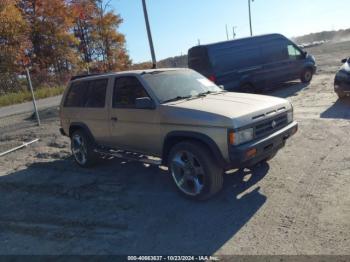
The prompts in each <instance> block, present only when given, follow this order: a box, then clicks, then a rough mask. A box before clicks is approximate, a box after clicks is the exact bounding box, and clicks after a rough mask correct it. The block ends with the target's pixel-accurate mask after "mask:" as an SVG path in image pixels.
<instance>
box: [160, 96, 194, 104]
mask: <svg viewBox="0 0 350 262" xmlns="http://www.w3.org/2000/svg"><path fill="white" fill-rule="evenodd" d="M191 97H192V96H177V97H174V98H171V99H168V100H165V101H163V102H162V104H164V103H169V102H174V101H179V100H183V99H189V98H191Z"/></svg>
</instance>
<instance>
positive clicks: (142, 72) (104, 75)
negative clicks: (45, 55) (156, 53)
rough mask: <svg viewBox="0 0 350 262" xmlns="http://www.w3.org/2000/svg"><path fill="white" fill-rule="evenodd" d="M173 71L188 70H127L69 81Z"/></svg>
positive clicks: (79, 76)
mask: <svg viewBox="0 0 350 262" xmlns="http://www.w3.org/2000/svg"><path fill="white" fill-rule="evenodd" d="M174 70H188V68H157V69H146V70H129V71H120V72H111V73H103V74H87V75H77V76H73V77H72V78H71V81H75V80H81V79H84V80H88V79H95V78H102V77H110V76H117V75H130V74H133V75H142V74H147V73H152V72H158V71H174Z"/></svg>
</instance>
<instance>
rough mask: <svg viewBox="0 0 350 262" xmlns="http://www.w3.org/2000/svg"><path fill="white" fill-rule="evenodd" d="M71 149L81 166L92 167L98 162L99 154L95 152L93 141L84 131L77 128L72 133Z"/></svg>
mask: <svg viewBox="0 0 350 262" xmlns="http://www.w3.org/2000/svg"><path fill="white" fill-rule="evenodd" d="M71 150H72V154H73V156H74V160H75V162H76V163H77V164H78V165H79V166H81V167H91V166H93V165H95V164H96V162H97V159H98V156H97V154H96V153H95V152H94V145H93V142H92V141H91V139H90V138H89V137H88V136H87V135H86V133H85V132H84V131H82V130H77V131H75V132H74V133H73V134H72V136H71Z"/></svg>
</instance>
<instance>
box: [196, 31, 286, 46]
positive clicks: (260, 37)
mask: <svg viewBox="0 0 350 262" xmlns="http://www.w3.org/2000/svg"><path fill="white" fill-rule="evenodd" d="M281 37H283V38H285V36H283V35H281V34H265V35H258V36H250V37H243V38H237V39H234V40H228V41H221V42H216V43H211V44H206V45H198V46H194V47H192V48H198V47H211V46H215V45H221V44H225V43H235V42H240V41H245V40H252V39H266V38H281ZM192 48H191V49H192Z"/></svg>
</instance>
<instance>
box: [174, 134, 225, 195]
mask: <svg viewBox="0 0 350 262" xmlns="http://www.w3.org/2000/svg"><path fill="white" fill-rule="evenodd" d="M181 154H190V156H189V157H188V158H190V157H193V159H195V160H196V161H195V162H196V163H197V165H196V166H195V165H193V166H192V165H191V164H193V163H189V162H190V161H188V163H187V162H186V161H183V162H184V163H186V165H187V164H188V165H189V166H190V167H189V168H187V167H184V168H182V167H183V166H182V165H179V166H177V167H176V164H175V163H178V162H174V161H175V160H176V159H180V160H181V161H182V159H183V155H181ZM184 156H185V155H184ZM168 159H169V160H168V167H169V173H170V174H171V175H172V177H173V180H174V184H175V186H176V188H177V190H178V191H179V192H180V193H181V194H182V196H185V197H186V198H189V199H193V200H206V199H209V198H210V197H212V196H214V195H215V194H216V193H218V192H219V191H220V190H221V189H222V187H223V181H224V177H223V174H224V170H223V168H221V167H220V166H219V165H218V163H217V162H216V161H215V158H214V157H213V156H212V154H211V152H210V151H209V149H208V147H206V146H205V145H204V144H202V143H200V142H197V141H190V140H189V141H183V142H180V143H178V144H176V145H175V146H174V147H173V148H172V149H171V151H170V154H169V158H168ZM180 166H181V167H180ZM191 166H192V168H194V167H195V168H201V169H202V171H203V174H201V173H200V178H201V179H200V180H201V187H202V189H201V190H200V191H199V193H198V194H196V193H195V192H193V191H195V189H193V190H192V189H191V187H193V188H195V186H194V183H193V180H191V179H189V177H193V175H194V174H193V173H191V174H189V175H187V176H188V177H187V179H186V180H185V181H186V182H185V183H182V184H183V185H182V186H181V185H180V182H179V180H183V179H181V178H184V176H185V174H186V173H187V171H188V170H191ZM179 169H182V170H181V172H179ZM193 172H194V173H195V174H197V172H196V171H194V170H193ZM180 173H182V177H181V174H180ZM179 174H180V176H179ZM194 177H198V176H194ZM200 180H199V179H198V180H197V181H200ZM191 184H193V185H192V186H191ZM186 187H188V189H186ZM186 191H187V192H186Z"/></svg>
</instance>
